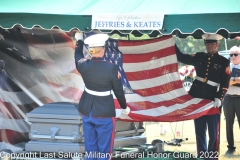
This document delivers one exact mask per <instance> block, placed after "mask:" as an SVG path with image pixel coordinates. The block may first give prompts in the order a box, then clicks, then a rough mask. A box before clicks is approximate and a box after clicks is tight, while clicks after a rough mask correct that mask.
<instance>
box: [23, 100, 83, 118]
mask: <svg viewBox="0 0 240 160" xmlns="http://www.w3.org/2000/svg"><path fill="white" fill-rule="evenodd" d="M27 117H28V118H39V119H65V120H67V119H68V120H79V119H81V115H80V114H79V112H78V109H77V104H72V103H68V102H55V103H49V104H44V105H43V106H40V107H38V108H35V109H34V110H32V111H31V112H29V113H27Z"/></svg>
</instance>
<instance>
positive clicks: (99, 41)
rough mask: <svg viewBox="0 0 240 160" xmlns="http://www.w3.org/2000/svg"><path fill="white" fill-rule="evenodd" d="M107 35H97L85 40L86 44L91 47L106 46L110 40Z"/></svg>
mask: <svg viewBox="0 0 240 160" xmlns="http://www.w3.org/2000/svg"><path fill="white" fill-rule="evenodd" d="M108 37H109V36H108V35H107V34H95V35H92V36H90V37H88V38H86V39H85V40H84V43H85V44H88V46H89V47H90V48H91V47H102V46H104V45H105V42H106V40H107V39H108Z"/></svg>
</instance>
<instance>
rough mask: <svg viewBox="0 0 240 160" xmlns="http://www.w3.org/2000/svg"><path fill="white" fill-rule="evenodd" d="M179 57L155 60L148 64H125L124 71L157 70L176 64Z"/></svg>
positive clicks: (171, 56)
mask: <svg viewBox="0 0 240 160" xmlns="http://www.w3.org/2000/svg"><path fill="white" fill-rule="evenodd" d="M176 63H177V56H176V55H175V54H174V55H169V56H166V57H162V58H159V59H153V60H151V61H147V62H138V63H123V69H124V71H125V72H138V71H145V70H151V69H157V68H160V67H163V66H165V65H169V64H176Z"/></svg>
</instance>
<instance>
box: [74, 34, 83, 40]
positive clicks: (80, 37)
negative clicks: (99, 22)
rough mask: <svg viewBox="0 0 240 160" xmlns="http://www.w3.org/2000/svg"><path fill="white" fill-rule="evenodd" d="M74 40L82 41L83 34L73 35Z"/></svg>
mask: <svg viewBox="0 0 240 160" xmlns="http://www.w3.org/2000/svg"><path fill="white" fill-rule="evenodd" d="M75 38H76V40H77V41H78V40H83V33H82V32H77V33H76V34H75Z"/></svg>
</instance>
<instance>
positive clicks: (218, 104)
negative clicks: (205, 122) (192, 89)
mask: <svg viewBox="0 0 240 160" xmlns="http://www.w3.org/2000/svg"><path fill="white" fill-rule="evenodd" d="M221 104H222V102H221V101H220V99H218V98H214V107H215V108H219V107H220V106H221Z"/></svg>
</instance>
